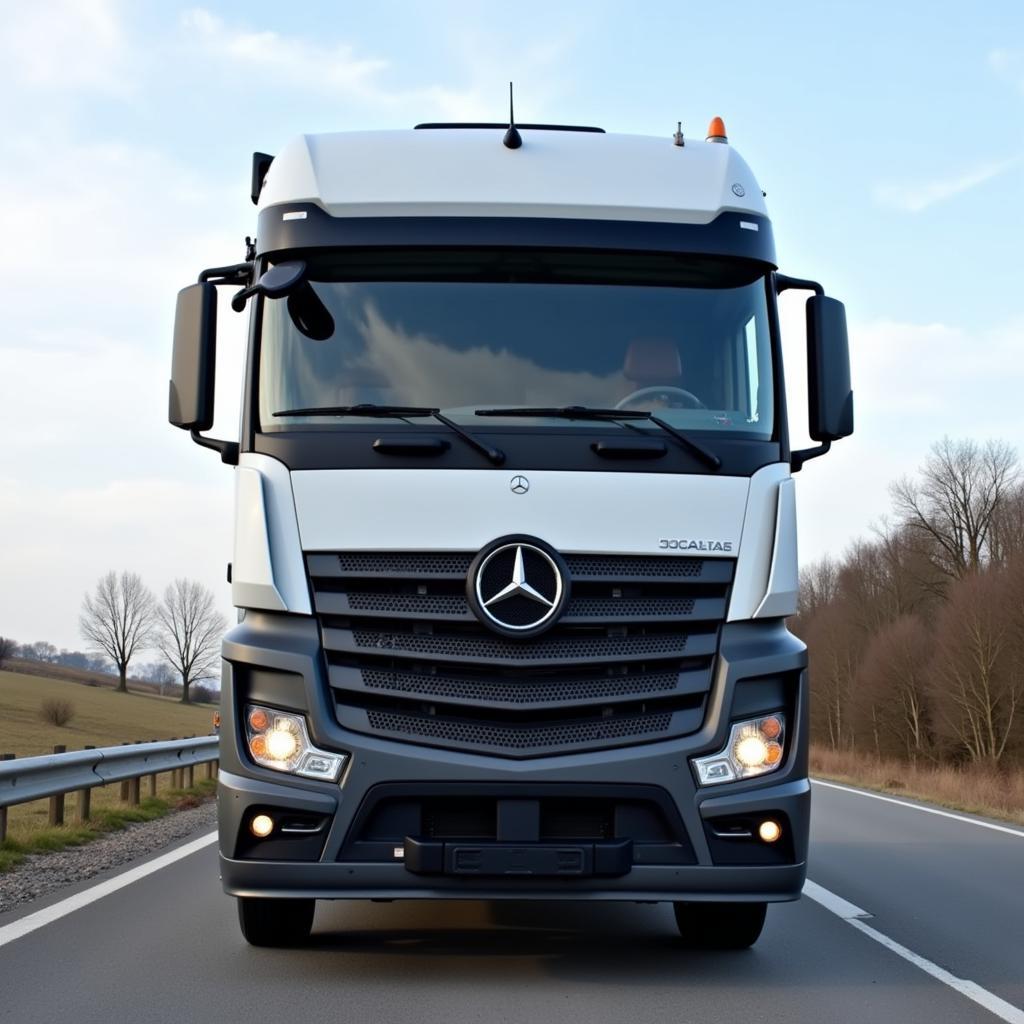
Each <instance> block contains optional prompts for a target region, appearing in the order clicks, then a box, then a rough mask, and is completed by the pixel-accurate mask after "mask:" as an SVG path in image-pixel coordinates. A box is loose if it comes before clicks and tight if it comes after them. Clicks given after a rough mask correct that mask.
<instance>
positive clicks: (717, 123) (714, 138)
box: [705, 117, 729, 142]
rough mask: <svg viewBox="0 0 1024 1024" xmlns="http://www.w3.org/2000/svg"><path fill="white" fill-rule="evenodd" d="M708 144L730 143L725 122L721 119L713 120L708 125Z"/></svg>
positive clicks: (714, 118)
mask: <svg viewBox="0 0 1024 1024" xmlns="http://www.w3.org/2000/svg"><path fill="white" fill-rule="evenodd" d="M705 141H706V142H728V141H729V136H728V135H726V134H725V122H724V121H723V120H722V119H721V118H720V117H713V118H711V124H709V125H708V134H707V138H706V139H705Z"/></svg>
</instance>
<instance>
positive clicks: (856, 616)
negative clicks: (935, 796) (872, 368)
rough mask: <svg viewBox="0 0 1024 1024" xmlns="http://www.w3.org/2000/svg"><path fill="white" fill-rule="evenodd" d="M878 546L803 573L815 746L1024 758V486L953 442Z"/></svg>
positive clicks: (994, 452) (861, 545) (997, 448)
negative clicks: (818, 743) (821, 744)
mask: <svg viewBox="0 0 1024 1024" xmlns="http://www.w3.org/2000/svg"><path fill="white" fill-rule="evenodd" d="M890 497H891V502H892V510H891V515H890V517H889V518H888V519H886V520H883V522H882V523H881V524H880V525H879V526H878V527H877V528H876V529H875V531H874V535H873V536H872V537H871V538H870V539H865V540H859V541H857V542H855V543H854V544H853V545H851V547H849V548H848V549H847V550H846V552H845V553H844V554H843V555H842V556H840V557H838V558H835V557H828V556H827V557H825V558H822V559H820V560H818V561H817V562H815V563H813V564H811V565H809V566H808V567H807V568H806V569H804V571H803V572H802V573H801V580H800V598H799V606H798V613H797V616H796V618H795V620H794V621H793V623H792V626H793V628H794V631H795V632H796V633H797V634H798V635H799V636H801V637H802V638H803V639H804V640H805V642H806V643H807V645H808V649H809V653H810V685H811V730H812V737H813V738H814V739H816V740H817V741H819V742H821V743H824V744H827V745H828V746H829V747H831V748H832V749H836V750H839V749H850V750H855V751H858V752H861V753H870V754H874V755H876V756H879V757H882V756H896V757H901V758H903V759H905V760H909V761H913V762H934V763H972V764H987V765H990V766H999V767H1005V766H1007V765H1010V764H1017V765H1019V764H1022V763H1024V479H1022V474H1021V467H1020V463H1019V460H1018V457H1017V453H1016V451H1015V450H1014V449H1013V448H1012V447H1011V446H1010V445H1008V444H1006V443H1004V442H1002V441H989V442H987V443H978V442H975V441H970V440H951V439H949V438H945V439H943V440H942V441H940V442H938V443H936V444H935V445H933V446H932V448H931V451H930V454H929V455H928V457H927V458H926V460H925V461H924V463H923V465H922V466H921V467H920V468H919V470H918V471H917V473H916V474H914V475H912V476H908V477H905V478H903V479H901V480H898V481H896V482H895V483H894V484H892V486H891V488H890Z"/></svg>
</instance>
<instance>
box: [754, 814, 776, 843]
mask: <svg viewBox="0 0 1024 1024" xmlns="http://www.w3.org/2000/svg"><path fill="white" fill-rule="evenodd" d="M757 834H758V835H759V836H760V837H761V839H762V841H763V842H766V843H774V842H776V841H777V840H778V839H779V838H780V837H781V836H782V826H781V825H780V824H779V823H778V822H777V821H772V820H771V819H770V818H769V819H768V820H767V821H762V822H761V824H760V825H759V826H758V827H757Z"/></svg>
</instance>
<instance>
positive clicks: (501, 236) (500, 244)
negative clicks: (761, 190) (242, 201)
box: [257, 203, 777, 268]
mask: <svg viewBox="0 0 1024 1024" xmlns="http://www.w3.org/2000/svg"><path fill="white" fill-rule="evenodd" d="M295 213H305V217H303V218H300V219H290V220H282V216H283V215H284V214H295ZM741 224H754V225H756V230H751V229H750V228H745V227H742V226H741ZM257 238H258V243H257V244H258V245H259V250H258V251H259V253H260V254H261V255H269V254H272V253H278V252H282V251H284V250H288V251H289V253H291V254H294V253H295V251H296V250H302V249H319V248H325V247H339V246H342V247H345V248H349V249H362V248H372V249H378V248H406V249H407V248H438V247H457V248H464V247H488V248H490V247H493V248H497V249H515V248H523V247H526V248H534V249H536V248H544V249H589V250H610V251H619V252H671V253H692V254H695V255H702V256H731V257H735V258H737V259H746V260H755V261H757V262H759V263H763V264H767V265H768V266H769V267H771V268H774V267H775V266H776V265H777V264H776V259H775V240H774V236H773V234H772V225H771V221H769V220H768V218H767V217H762V216H759V215H758V214H754V213H733V212H725V213H720V214H719V215H718V216H717V217H716V218H715V219H714V220H712V221H711V222H710V223H708V224H675V223H667V222H662V221H630V220H593V219H590V218H582V217H332V216H331V215H330V214H328V213H327V212H326V211H325V210H324V209H322V208H321V207H319V206H317V205H315V204H314V203H282V204H280V205H277V206H271V207H268V208H267V209H265V210H263V211H262V212H261V213H260V215H259V227H258V230H257Z"/></svg>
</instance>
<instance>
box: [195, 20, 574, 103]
mask: <svg viewBox="0 0 1024 1024" xmlns="http://www.w3.org/2000/svg"><path fill="white" fill-rule="evenodd" d="M181 24H182V27H183V28H184V29H185V31H186V33H188V34H189V35H190V36H191V37H192V38H193V39H194V40H195V41H196V43H197V44H198V46H199V48H200V49H201V50H202V51H203V52H205V53H206V54H207V55H209V56H210V57H213V58H215V59H216V60H219V61H224V62H230V63H234V64H238V65H241V66H244V67H246V68H248V69H250V70H252V71H254V72H258V73H259V76H260V78H261V80H262V81H264V83H266V81H267V80H268V79H269V80H270V81H271V82H272V83H273V84H274V85H276V86H283V87H291V88H297V89H301V90H303V91H304V93H305V94H307V95H308V94H311V93H312V94H316V95H319V96H327V97H329V98H332V99H348V100H351V101H353V102H355V103H358V104H361V105H363V106H365V107H368V108H371V109H373V108H375V109H377V110H378V111H381V112H395V111H405V112H413V111H417V110H424V111H431V112H432V114H431V116H432V117H436V118H438V119H452V120H480V119H487V120H495V119H496V116H497V115H496V111H500V112H501V114H502V115H504V111H505V104H506V98H505V93H504V91H503V90H504V82H506V81H508V80H509V79H510V78H517V77H518V78H520V79H521V80H522V81H523V83H524V88H522V90H521V92H522V94H521V95H520V89H519V88H517V110H519V111H520V116H521V117H522V119H523V120H534V119H538V118H540V117H542V116H544V114H543V112H544V111H545V110H546V109H547V108H548V106H549V104H550V102H551V98H552V96H553V95H554V94H556V93H557V92H558V91H559V88H558V86H557V84H556V83H557V80H558V79H559V77H560V68H561V67H562V66H563V64H564V62H565V59H566V55H567V51H568V50H569V49H570V48H571V47H572V45H573V44H574V41H575V31H574V30H572V29H569V30H568V31H565V32H561V33H560V32H557V31H552V32H549V34H548V36H547V37H546V38H545V39H544V40H541V41H539V42H533V43H530V42H522V41H519V40H517V42H516V44H515V46H514V47H511V48H510V47H509V45H508V38H507V34H505V33H502V34H501V36H500V37H499V36H497V35H489V34H485V33H482V32H479V31H477V30H475V29H474V28H473V27H472V26H461V27H458V28H453V29H452V30H451V31H449V32H447V33H446V34H445V41H446V43H447V44H448V45H449V46H450V48H451V50H452V51H453V54H454V60H453V61H452V62H451V64H452V67H451V72H450V73H451V75H452V76H453V78H455V79H458V80H460V82H461V84H460V85H458V86H451V85H444V84H439V83H433V84H426V85H422V86H417V87H416V88H400V87H397V86H395V85H393V84H391V83H390V82H389V81H388V75H389V73H392V74H393V72H394V71H395V69H394V67H393V66H392V64H391V62H390V61H389V60H387V59H385V58H382V57H379V56H374V55H366V54H361V53H358V52H357V51H356V49H355V47H353V46H352V45H350V44H348V43H345V42H332V43H323V42H319V41H314V40H312V39H306V38H302V37H299V36H293V35H285V34H283V33H279V32H272V31H252V30H249V29H246V28H243V27H237V26H234V25H229V24H228V23H227V22H225V21H224V20H223V19H222V18H220V17H218V16H217V15H216V14H213V13H211V12H210V11H208V10H206V9H205V8H193V9H191V10H189V11H186V12H185V13H184V14H183V15H182V18H181ZM510 49H511V51H512V54H510V52H509V51H510ZM513 54H514V56H513ZM513 70H514V72H515V73H514V74H512V73H511V72H512V71H513ZM498 90H501V91H498ZM525 111H529V116H528V117H523V113H524V112H525Z"/></svg>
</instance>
